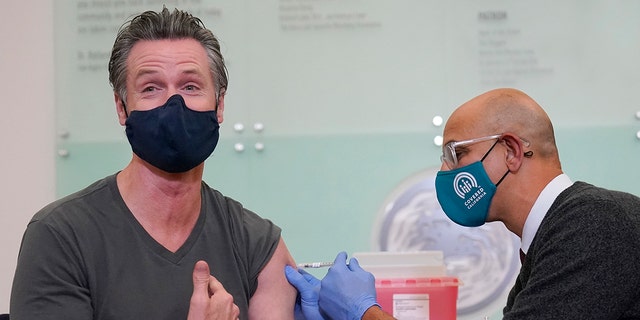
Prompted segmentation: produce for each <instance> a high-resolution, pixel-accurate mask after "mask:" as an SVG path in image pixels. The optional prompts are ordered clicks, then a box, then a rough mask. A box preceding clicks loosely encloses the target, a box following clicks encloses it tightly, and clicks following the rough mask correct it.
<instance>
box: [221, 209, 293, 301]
mask: <svg viewBox="0 0 640 320" xmlns="http://www.w3.org/2000/svg"><path fill="white" fill-rule="evenodd" d="M226 202H227V207H228V209H229V210H230V213H231V215H232V216H233V217H234V218H233V219H232V221H234V222H233V224H236V225H235V226H233V227H232V229H233V230H236V232H238V234H236V236H235V238H236V239H235V240H234V241H236V244H235V245H236V248H237V249H238V251H239V254H240V255H241V257H242V260H243V261H245V264H246V271H247V278H248V282H249V291H250V292H249V294H250V296H252V295H253V293H254V292H255V291H256V289H257V287H258V275H259V274H260V272H261V271H262V269H263V268H264V267H265V266H266V265H267V263H268V262H269V261H270V260H271V257H272V256H273V253H274V252H275V250H276V247H277V246H278V242H279V240H280V233H281V229H280V228H279V227H278V226H277V225H275V224H274V223H273V222H271V221H270V220H268V219H264V218H262V217H260V216H259V215H257V214H256V213H254V212H252V211H250V210H248V209H246V208H244V207H243V206H242V204H240V203H239V202H237V201H235V200H233V199H230V198H227V199H226Z"/></svg>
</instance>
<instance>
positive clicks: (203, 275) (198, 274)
mask: <svg viewBox="0 0 640 320" xmlns="http://www.w3.org/2000/svg"><path fill="white" fill-rule="evenodd" d="M210 276H211V273H210V272H209V265H208V264H207V263H206V262H205V261H202V260H200V261H198V262H196V265H195V267H194V268H193V291H194V292H197V291H204V292H207V293H209V277H210Z"/></svg>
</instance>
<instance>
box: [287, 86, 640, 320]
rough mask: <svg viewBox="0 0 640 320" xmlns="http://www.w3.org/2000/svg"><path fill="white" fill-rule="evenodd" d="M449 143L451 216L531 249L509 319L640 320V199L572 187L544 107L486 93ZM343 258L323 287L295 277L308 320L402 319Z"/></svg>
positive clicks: (455, 116) (446, 207)
mask: <svg viewBox="0 0 640 320" xmlns="http://www.w3.org/2000/svg"><path fill="white" fill-rule="evenodd" d="M443 138H444V142H445V145H444V146H443V148H442V156H441V160H442V166H441V170H440V171H439V172H438V174H437V176H436V182H435V184H436V186H435V187H436V193H437V198H438V201H439V203H440V205H441V206H442V209H443V211H444V212H445V214H446V215H447V216H448V217H449V218H450V219H451V220H452V221H454V222H455V223H457V224H460V225H463V226H467V227H477V226H481V225H483V224H484V223H486V222H490V221H501V222H502V223H503V224H504V225H505V227H506V228H507V229H509V230H510V231H511V232H513V233H514V234H516V235H517V236H518V237H520V239H521V250H520V251H521V252H520V256H521V260H522V267H521V270H520V273H519V275H518V277H517V279H516V282H515V284H514V286H513V288H512V289H511V292H510V293H509V296H508V299H507V302H506V306H505V307H504V309H503V319H509V320H511V319H518V320H522V319H593V320H605V319H640V272H638V271H637V270H638V268H640V198H638V197H637V196H635V195H632V194H630V193H626V192H620V191H613V190H607V189H603V188H599V187H596V186H593V185H591V184H588V183H586V182H581V181H576V182H573V181H572V180H571V179H569V177H568V176H567V175H566V174H565V173H563V171H562V167H561V164H560V158H559V155H558V150H557V147H556V142H555V136H554V130H553V125H552V123H551V120H550V119H549V117H548V116H547V114H546V112H545V111H544V110H543V109H542V107H541V106H540V105H538V103H537V102H536V101H534V100H533V99H532V98H531V97H529V96H528V95H527V94H525V93H524V92H522V91H519V90H516V89H511V88H501V89H495V90H491V91H488V92H485V93H483V94H481V95H479V96H477V97H475V98H473V99H471V100H469V101H468V102H466V103H464V104H463V105H461V106H460V107H458V108H457V109H456V110H455V111H454V112H453V113H452V114H451V116H450V117H449V120H448V121H447V124H446V125H445V129H444V134H443ZM581 161H588V159H581ZM612 178H615V177H612ZM341 255H342V256H341ZM341 255H339V256H338V258H336V262H335V264H334V266H333V267H331V268H330V269H329V272H328V273H327V275H326V276H325V277H324V278H323V279H322V280H321V281H320V280H318V279H315V278H313V276H311V275H309V274H306V273H305V272H304V271H297V272H295V271H294V270H293V269H292V268H290V267H289V268H287V269H286V270H285V274H286V276H287V278H288V280H289V282H291V283H292V284H293V285H294V286H295V287H296V288H297V289H298V291H299V293H300V295H299V297H300V299H299V304H298V309H299V310H301V311H302V313H303V315H304V316H305V317H306V319H365V320H373V319H393V316H392V315H391V314H389V313H390V312H392V311H391V310H380V308H379V307H378V306H377V304H376V303H375V285H374V284H373V283H372V281H373V277H372V276H370V273H368V272H367V271H365V270H363V269H361V268H359V267H358V265H357V263H355V264H354V263H353V261H352V262H351V263H349V265H348V266H345V265H344V264H345V263H344V261H345V258H346V255H345V254H344V253H341ZM352 265H353V267H352Z"/></svg>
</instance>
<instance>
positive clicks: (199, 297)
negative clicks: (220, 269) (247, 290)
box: [187, 261, 240, 320]
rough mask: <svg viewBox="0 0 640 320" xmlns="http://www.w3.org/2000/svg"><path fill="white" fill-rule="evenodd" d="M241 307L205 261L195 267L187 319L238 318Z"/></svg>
mask: <svg viewBox="0 0 640 320" xmlns="http://www.w3.org/2000/svg"><path fill="white" fill-rule="evenodd" d="M239 315H240V309H239V308H238V306H236V305H235V304H234V303H233V296H232V295H230V294H229V293H228V292H227V291H226V290H225V289H224V287H223V286H222V283H220V281H218V279H216V278H215V277H214V276H212V275H211V272H210V271H209V265H208V264H207V263H206V262H205V261H198V262H197V263H196V265H195V267H194V268H193V294H192V295H191V303H190V305H189V316H188V317H187V320H237V319H238V316H239Z"/></svg>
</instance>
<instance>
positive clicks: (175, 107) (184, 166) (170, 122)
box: [125, 94, 220, 173]
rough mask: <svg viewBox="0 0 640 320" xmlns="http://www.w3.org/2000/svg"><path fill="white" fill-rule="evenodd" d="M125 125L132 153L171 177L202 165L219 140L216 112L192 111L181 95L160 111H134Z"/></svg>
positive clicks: (157, 109) (174, 96)
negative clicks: (168, 173) (171, 174)
mask: <svg viewBox="0 0 640 320" xmlns="http://www.w3.org/2000/svg"><path fill="white" fill-rule="evenodd" d="M125 125H126V133H127V138H128V139H129V143H130V144H131V149H132V150H133V152H134V153H135V154H136V155H138V157H140V158H141V159H143V160H144V161H146V162H148V163H150V164H152V165H153V166H155V167H157V168H158V169H161V170H164V171H166V172H170V173H178V172H185V171H189V170H191V169H193V168H195V167H196V166H197V165H199V164H200V163H202V162H203V161H204V160H206V159H207V158H208V157H209V156H210V155H211V153H213V150H214V149H215V148H216V145H217V144H218V138H219V137H220V132H219V129H220V124H219V123H218V117H217V115H216V111H194V110H191V109H189V108H188V107H187V105H186V104H185V102H184V99H183V98H182V96H180V95H179V94H176V95H173V96H171V98H169V100H167V102H166V103H165V104H164V105H162V106H159V107H157V108H154V109H151V110H146V111H137V110H135V111H132V112H131V114H130V115H129V117H128V118H127V120H126V122H125Z"/></svg>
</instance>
